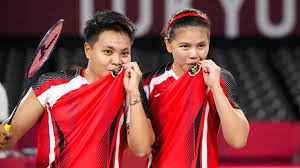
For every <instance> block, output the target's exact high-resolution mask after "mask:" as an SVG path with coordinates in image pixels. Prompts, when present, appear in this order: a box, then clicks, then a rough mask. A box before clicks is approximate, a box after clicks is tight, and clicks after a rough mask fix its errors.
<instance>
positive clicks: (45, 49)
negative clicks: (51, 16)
mask: <svg viewBox="0 0 300 168" xmlns="http://www.w3.org/2000/svg"><path fill="white" fill-rule="evenodd" d="M63 23H64V19H60V20H59V21H57V22H56V23H55V24H54V25H53V26H52V27H51V28H50V29H49V30H48V32H47V33H46V35H45V36H44V37H43V39H42V41H41V42H40V44H39V45H38V47H37V49H36V50H35V52H34V55H33V58H34V59H33V61H32V63H31V66H30V68H29V69H28V71H27V73H26V78H31V77H32V76H34V74H35V73H36V72H37V71H38V70H39V69H40V68H41V67H42V66H43V65H44V63H45V62H46V61H47V60H48V58H49V57H50V55H51V53H52V51H53V49H54V47H55V44H56V42H57V41H58V39H59V37H60V35H61V32H62V28H63Z"/></svg>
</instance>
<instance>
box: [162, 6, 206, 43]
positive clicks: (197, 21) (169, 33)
mask: <svg viewBox="0 0 300 168" xmlns="http://www.w3.org/2000/svg"><path fill="white" fill-rule="evenodd" d="M184 13H196V14H199V15H200V16H201V17H198V16H185V17H182V18H179V19H177V20H175V21H174V22H173V23H172V24H171V25H170V27H169V30H168V26H169V24H170V23H171V22H172V21H173V19H174V18H176V17H177V16H179V15H182V14H184ZM202 17H203V18H205V19H203V18H202ZM207 21H208V18H207V15H206V14H205V13H203V12H202V11H200V10H197V9H191V8H190V9H181V10H179V11H177V12H175V14H173V15H172V17H171V18H170V20H169V21H168V24H167V25H166V26H165V28H164V29H163V31H162V33H161V34H162V36H163V37H167V38H168V40H169V42H171V41H172V40H173V39H174V37H175V29H177V28H182V27H188V26H203V27H206V28H207V29H208V35H207V36H208V39H209V38H210V26H209V23H208V22H207Z"/></svg>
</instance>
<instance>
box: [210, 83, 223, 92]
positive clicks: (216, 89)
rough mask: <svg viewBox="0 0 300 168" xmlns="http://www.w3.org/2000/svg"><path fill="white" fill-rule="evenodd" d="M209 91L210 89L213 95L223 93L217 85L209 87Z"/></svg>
mask: <svg viewBox="0 0 300 168" xmlns="http://www.w3.org/2000/svg"><path fill="white" fill-rule="evenodd" d="M210 89H211V92H212V93H215V94H217V93H220V92H223V90H222V88H221V86H220V85H219V84H218V85H215V86H213V87H211V88H210Z"/></svg>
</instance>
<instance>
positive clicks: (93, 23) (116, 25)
mask: <svg viewBox="0 0 300 168" xmlns="http://www.w3.org/2000/svg"><path fill="white" fill-rule="evenodd" d="M107 30H114V31H117V32H122V33H123V32H124V33H127V34H128V36H129V38H130V40H131V44H132V43H133V41H134V33H135V31H136V27H135V25H134V24H133V23H132V21H131V20H129V19H128V18H127V17H126V16H124V15H122V14H121V13H118V12H115V11H109V10H105V11H98V12H97V13H96V14H95V16H94V17H93V18H92V19H90V20H88V21H87V22H86V25H85V28H84V40H85V42H87V43H89V45H91V46H93V45H94V43H95V42H96V41H97V40H98V35H99V34H100V33H102V32H103V31H107Z"/></svg>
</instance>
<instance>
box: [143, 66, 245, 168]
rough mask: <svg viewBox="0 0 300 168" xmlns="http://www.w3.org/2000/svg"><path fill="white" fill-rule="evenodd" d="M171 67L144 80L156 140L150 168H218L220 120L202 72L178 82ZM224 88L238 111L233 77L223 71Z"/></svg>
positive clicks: (155, 72) (150, 157)
mask: <svg viewBox="0 0 300 168" xmlns="http://www.w3.org/2000/svg"><path fill="white" fill-rule="evenodd" d="M171 66H172V65H170V64H169V65H167V66H164V67H161V68H158V69H157V70H155V71H153V72H151V73H148V74H145V75H144V76H143V83H142V84H143V88H144V91H145V93H146V96H147V98H148V102H149V109H148V113H149V115H150V116H151V122H152V127H153V129H154V132H155V135H156V140H155V143H154V145H153V148H152V152H151V154H150V155H149V158H148V163H147V167H151V168H169V167H172V168H190V167H194V168H196V167H197V168H200V167H202V168H215V167H218V148H217V134H218V131H219V126H220V119H219V116H218V113H217V110H216V106H215V103H214V99H213V95H212V92H211V91H210V89H209V88H208V87H207V86H206V85H205V82H204V80H203V74H202V71H200V72H198V73H195V74H190V73H189V72H186V73H185V74H184V75H183V76H181V77H180V78H178V77H177V76H176V75H175V73H174V72H173V70H172V69H171ZM220 81H221V82H220V84H221V87H222V89H223V91H224V93H225V95H226V96H227V98H228V100H229V102H230V103H231V104H232V106H233V107H235V108H239V101H238V99H237V93H236V84H235V81H234V79H233V77H232V75H231V74H230V73H229V72H228V71H226V70H222V71H221V80H220Z"/></svg>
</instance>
